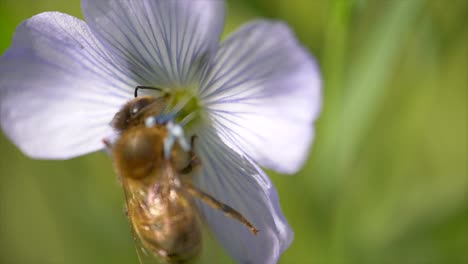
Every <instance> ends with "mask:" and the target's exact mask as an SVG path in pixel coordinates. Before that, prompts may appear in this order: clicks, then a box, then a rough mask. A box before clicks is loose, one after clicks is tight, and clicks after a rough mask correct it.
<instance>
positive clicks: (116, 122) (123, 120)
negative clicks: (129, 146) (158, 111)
mask: <svg viewBox="0 0 468 264" xmlns="http://www.w3.org/2000/svg"><path fill="white" fill-rule="evenodd" d="M156 100H158V99H156V98H154V97H151V96H144V97H138V98H135V99H133V100H131V101H130V102H128V103H126V104H125V105H124V106H123V107H122V109H120V111H119V112H117V114H115V116H114V119H112V122H111V126H112V127H113V128H114V129H116V130H117V131H118V132H123V131H125V130H127V129H129V128H131V127H135V126H138V125H143V124H144V120H145V117H147V116H148V115H147V113H149V112H154V110H155V109H153V111H148V110H150V109H148V108H149V106H150V105H154V104H153V103H155V102H156ZM156 108H158V107H157V106H156Z"/></svg>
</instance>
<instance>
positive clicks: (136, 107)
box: [130, 98, 153, 116]
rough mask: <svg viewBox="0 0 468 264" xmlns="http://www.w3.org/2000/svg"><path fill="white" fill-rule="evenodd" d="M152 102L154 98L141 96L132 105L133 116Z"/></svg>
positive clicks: (131, 112)
mask: <svg viewBox="0 0 468 264" xmlns="http://www.w3.org/2000/svg"><path fill="white" fill-rule="evenodd" d="M151 102H153V100H152V99H151V98H140V99H138V100H137V101H135V102H134V103H133V105H132V106H131V107H130V114H131V115H132V116H134V115H137V114H138V113H140V111H141V110H142V109H143V108H145V107H146V106H148V105H149V104H151Z"/></svg>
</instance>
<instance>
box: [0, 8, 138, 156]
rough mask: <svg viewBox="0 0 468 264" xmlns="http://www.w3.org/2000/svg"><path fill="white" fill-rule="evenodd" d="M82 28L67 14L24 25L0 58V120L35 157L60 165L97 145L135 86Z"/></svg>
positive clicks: (39, 18)
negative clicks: (58, 160)
mask: <svg viewBox="0 0 468 264" xmlns="http://www.w3.org/2000/svg"><path fill="white" fill-rule="evenodd" d="M112 65H113V63H112V59H111V57H110V56H109V55H108V54H107V52H106V51H105V49H103V47H102V46H101V45H100V44H99V43H98V42H97V40H96V39H95V38H94V37H93V36H92V35H91V33H90V30H89V29H88V27H87V25H86V24H85V23H84V22H83V21H81V20H79V19H77V18H74V17H71V16H69V15H66V14H61V13H56V12H51V13H42V14H39V15H37V16H34V17H32V18H31V19H28V20H26V21H25V22H23V23H22V24H21V25H20V26H19V27H18V28H17V30H16V33H15V35H14V37H13V41H12V45H11V47H10V48H9V49H8V50H7V51H6V52H5V53H4V54H3V56H2V57H1V58H0V122H1V126H2V128H3V130H4V131H5V133H6V134H7V136H8V137H9V138H10V139H11V140H12V141H13V142H14V143H15V144H16V145H18V147H19V148H20V149H22V150H23V152H25V153H26V154H27V155H29V156H31V157H34V158H51V159H52V158H53V159H65V158H70V157H74V156H77V155H80V154H84V153H88V152H91V151H95V150H98V149H101V148H102V147H103V144H102V139H103V138H104V137H106V136H108V135H109V134H110V133H112V130H111V128H110V126H109V123H110V121H111V120H112V118H113V115H114V114H115V113H116V112H117V111H118V109H119V107H120V106H121V105H123V104H124V103H125V101H126V100H128V99H129V98H131V97H132V92H133V90H132V89H131V87H135V83H134V82H132V81H131V80H128V79H127V78H126V77H125V76H126V75H128V74H127V73H124V72H122V71H121V70H119V69H117V68H115V67H114V66H112Z"/></svg>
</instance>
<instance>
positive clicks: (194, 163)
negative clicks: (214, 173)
mask: <svg viewBox="0 0 468 264" xmlns="http://www.w3.org/2000/svg"><path fill="white" fill-rule="evenodd" d="M196 138H197V136H195V135H194V136H192V137H191V138H190V151H189V155H190V162H189V164H188V165H187V166H186V167H185V168H183V169H182V170H180V171H179V173H180V174H183V175H184V174H189V173H191V172H192V171H193V170H196V169H198V168H200V166H201V162H200V159H199V158H198V157H197V155H196V154H195V151H194V147H195V146H194V145H195V139H196Z"/></svg>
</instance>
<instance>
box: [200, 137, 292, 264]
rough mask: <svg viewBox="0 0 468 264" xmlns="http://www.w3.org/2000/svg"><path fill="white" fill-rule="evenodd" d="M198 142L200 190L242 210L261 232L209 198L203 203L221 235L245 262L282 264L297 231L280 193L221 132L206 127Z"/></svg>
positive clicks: (237, 209)
mask: <svg viewBox="0 0 468 264" xmlns="http://www.w3.org/2000/svg"><path fill="white" fill-rule="evenodd" d="M202 132H203V133H199V134H198V135H199V141H197V142H198V143H199V144H197V145H195V149H196V150H197V155H198V156H199V157H200V160H201V164H202V165H201V170H200V172H199V174H198V175H195V177H194V180H195V183H196V184H197V186H198V187H199V188H200V190H203V191H204V192H206V193H207V194H209V195H211V196H213V197H215V198H216V199H217V200H219V201H222V202H223V203H224V204H226V205H228V206H230V207H232V208H233V209H235V210H236V211H238V212H239V213H240V214H241V215H242V216H243V217H245V219H247V220H248V221H249V222H251V223H252V225H253V226H254V227H255V228H258V230H259V232H258V234H257V235H254V234H253V233H252V231H251V230H249V228H247V227H246V225H245V224H244V223H242V221H239V220H238V219H234V218H232V217H228V216H226V215H225V214H224V212H223V211H220V210H216V209H213V208H212V207H211V206H209V205H207V204H205V203H204V202H200V201H198V205H199V207H200V209H201V211H202V213H203V215H204V217H205V218H206V220H207V222H208V223H209V224H210V227H211V228H212V230H213V231H214V233H215V235H216V236H217V238H218V239H219V241H220V242H221V244H223V246H224V247H225V248H226V250H227V251H228V252H229V253H230V254H231V256H232V257H234V258H235V259H236V260H237V261H238V262H240V263H268V264H270V263H276V262H277V261H278V258H279V256H280V255H281V253H282V252H283V251H284V250H286V248H288V247H289V245H290V243H291V241H292V238H293V233H292V230H291V228H290V226H289V225H288V223H287V221H286V219H285V218H284V216H283V214H282V212H281V207H280V204H279V201H278V195H277V193H276V190H275V188H274V186H273V184H272V183H271V181H270V179H269V178H268V177H267V176H266V175H265V173H264V172H263V171H262V170H261V169H260V168H259V167H258V166H256V165H255V164H254V163H253V162H252V161H251V160H250V159H249V158H248V157H246V156H241V155H240V154H238V153H237V152H236V151H234V150H233V149H231V148H229V147H228V146H227V145H225V144H224V143H223V142H222V140H221V139H220V138H219V136H218V135H217V134H216V132H215V131H213V130H210V129H204V130H203V131H202Z"/></svg>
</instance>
